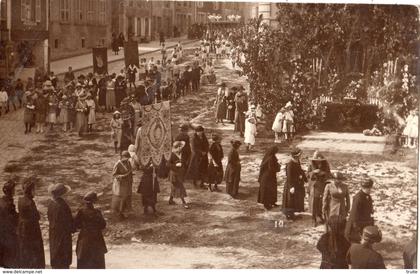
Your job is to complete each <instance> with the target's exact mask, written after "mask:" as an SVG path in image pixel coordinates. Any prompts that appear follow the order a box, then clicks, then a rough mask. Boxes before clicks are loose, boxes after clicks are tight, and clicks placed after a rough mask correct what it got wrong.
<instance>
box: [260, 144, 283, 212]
mask: <svg viewBox="0 0 420 274" xmlns="http://www.w3.org/2000/svg"><path fill="white" fill-rule="evenodd" d="M277 152H278V147H277V146H272V147H271V148H270V149H269V150H268V151H267V152H266V153H265V155H264V158H263V160H262V162H261V165H260V174H259V176H258V182H259V183H260V188H259V191H258V200H257V202H258V203H260V204H263V205H264V207H265V208H266V209H267V210H269V209H271V208H272V207H273V206H275V205H276V202H277V176H276V174H277V172H279V171H280V164H279V163H278V161H277V158H276V153H277Z"/></svg>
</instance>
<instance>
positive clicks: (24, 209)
mask: <svg viewBox="0 0 420 274" xmlns="http://www.w3.org/2000/svg"><path fill="white" fill-rule="evenodd" d="M35 183H36V178H35V177H30V178H28V179H26V180H25V181H24V182H23V197H20V198H19V200H18V211H19V221H18V227H17V233H18V242H19V245H18V254H19V268H27V269H44V268H45V254H44V242H43V240H42V233H41V226H40V224H39V220H40V218H41V216H40V214H39V212H38V209H37V207H36V205H35V202H34V196H35Z"/></svg>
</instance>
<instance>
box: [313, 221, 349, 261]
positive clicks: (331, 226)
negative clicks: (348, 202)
mask: <svg viewBox="0 0 420 274" xmlns="http://www.w3.org/2000/svg"><path fill="white" fill-rule="evenodd" d="M345 227H346V218H345V217H343V216H337V215H334V216H331V218H329V219H328V224H327V231H326V233H324V234H322V236H321V238H320V239H319V241H318V244H317V245H316V248H317V249H318V250H319V252H321V255H322V261H321V266H320V267H319V268H320V269H348V268H349V265H348V264H347V259H346V256H347V252H348V250H349V248H350V243H349V242H348V241H347V239H346V238H345V237H344V228H345Z"/></svg>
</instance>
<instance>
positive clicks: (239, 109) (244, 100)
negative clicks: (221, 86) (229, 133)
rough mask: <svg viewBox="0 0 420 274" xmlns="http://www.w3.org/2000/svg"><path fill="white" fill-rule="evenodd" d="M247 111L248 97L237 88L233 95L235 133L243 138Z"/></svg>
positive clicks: (240, 88)
mask: <svg viewBox="0 0 420 274" xmlns="http://www.w3.org/2000/svg"><path fill="white" fill-rule="evenodd" d="M247 111H248V96H247V95H246V93H245V92H244V88H243V87H242V86H240V87H239V89H238V92H237V93H236V95H235V129H234V131H235V132H239V134H240V136H241V137H243V136H244V132H245V113H246V112H247Z"/></svg>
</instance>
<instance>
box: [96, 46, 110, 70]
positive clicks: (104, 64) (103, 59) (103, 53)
mask: <svg viewBox="0 0 420 274" xmlns="http://www.w3.org/2000/svg"><path fill="white" fill-rule="evenodd" d="M92 55H93V72H94V73H97V74H99V75H102V74H106V73H108V50H107V48H92Z"/></svg>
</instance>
